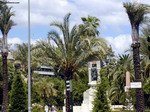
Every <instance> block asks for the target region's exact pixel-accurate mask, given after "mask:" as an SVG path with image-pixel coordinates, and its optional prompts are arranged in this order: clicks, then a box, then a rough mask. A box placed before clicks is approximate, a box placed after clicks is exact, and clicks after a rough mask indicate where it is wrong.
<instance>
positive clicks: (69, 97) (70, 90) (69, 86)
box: [66, 78, 73, 112]
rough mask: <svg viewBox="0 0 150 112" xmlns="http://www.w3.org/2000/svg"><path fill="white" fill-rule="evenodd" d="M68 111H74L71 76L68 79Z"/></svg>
mask: <svg viewBox="0 0 150 112" xmlns="http://www.w3.org/2000/svg"><path fill="white" fill-rule="evenodd" d="M66 112H73V102H72V82H71V78H67V79H66Z"/></svg>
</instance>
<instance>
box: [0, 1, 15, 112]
mask: <svg viewBox="0 0 150 112" xmlns="http://www.w3.org/2000/svg"><path fill="white" fill-rule="evenodd" d="M11 9H12V7H8V6H7V5H6V4H3V5H2V7H1V16H0V30H1V33H2V35H3V37H2V61H3V65H2V67H3V104H2V111H3V112H7V109H8V72H7V56H8V43H7V34H8V32H9V31H10V29H11V28H12V26H14V25H15V24H14V22H13V21H12V20H11V17H12V16H14V13H13V12H12V11H11Z"/></svg>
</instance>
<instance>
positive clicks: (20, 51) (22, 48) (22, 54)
mask: <svg viewBox="0 0 150 112" xmlns="http://www.w3.org/2000/svg"><path fill="white" fill-rule="evenodd" d="M36 52H37V51H36V49H34V48H33V45H31V59H32V61H31V69H32V70H34V69H35V68H36V67H37V66H38V59H39V57H37V56H36V58H35V53H36ZM12 53H13V56H14V58H15V61H19V62H20V63H21V69H22V72H23V73H24V74H26V75H27V72H28V66H27V65H28V63H27V62H28V43H22V44H16V49H15V50H14V51H13V52H12Z"/></svg>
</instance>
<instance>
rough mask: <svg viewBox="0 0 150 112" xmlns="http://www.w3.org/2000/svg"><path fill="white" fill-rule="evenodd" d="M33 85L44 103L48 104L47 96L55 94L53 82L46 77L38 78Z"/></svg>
mask: <svg viewBox="0 0 150 112" xmlns="http://www.w3.org/2000/svg"><path fill="white" fill-rule="evenodd" d="M34 87H35V88H36V91H37V93H38V94H39V95H40V97H41V98H42V99H43V102H44V104H45V105H48V98H50V97H52V96H56V95H57V90H56V89H55V88H54V84H53V83H50V82H49V80H48V78H40V79H39V80H38V81H36V82H35V83H34Z"/></svg>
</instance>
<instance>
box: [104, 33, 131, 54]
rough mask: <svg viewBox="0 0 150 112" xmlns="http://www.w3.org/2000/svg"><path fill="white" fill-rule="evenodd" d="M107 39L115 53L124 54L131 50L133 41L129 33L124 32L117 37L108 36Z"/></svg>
mask: <svg viewBox="0 0 150 112" xmlns="http://www.w3.org/2000/svg"><path fill="white" fill-rule="evenodd" d="M106 40H107V41H108V42H109V44H110V45H111V46H112V49H113V51H114V52H115V55H118V54H123V53H124V52H125V51H126V50H129V49H130V46H131V43H132V39H131V36H130V35H128V34H126V35H125V34H122V35H118V36H116V37H106Z"/></svg>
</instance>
